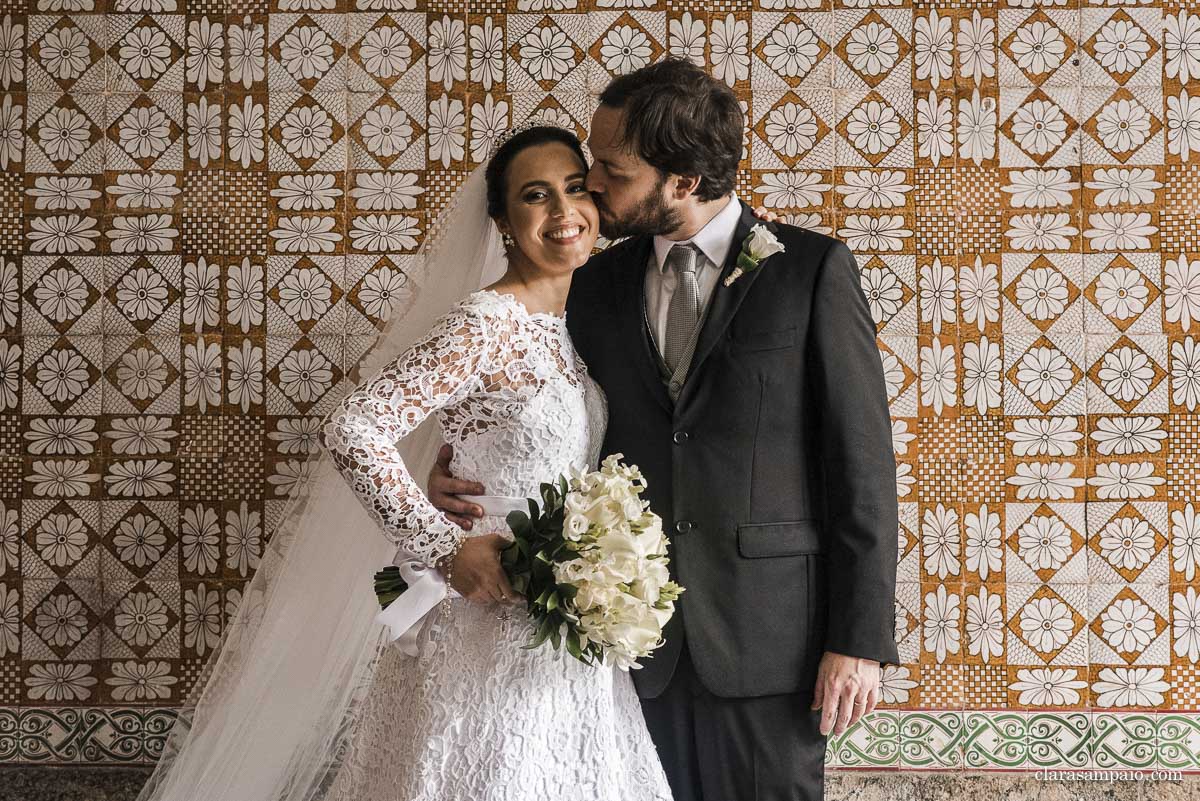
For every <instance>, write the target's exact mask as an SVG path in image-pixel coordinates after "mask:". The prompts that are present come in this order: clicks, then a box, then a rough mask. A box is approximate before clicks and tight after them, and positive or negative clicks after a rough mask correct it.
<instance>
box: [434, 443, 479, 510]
mask: <svg viewBox="0 0 1200 801" xmlns="http://www.w3.org/2000/svg"><path fill="white" fill-rule="evenodd" d="M453 457H454V448H452V447H450V446H449V445H443V446H442V449H441V450H440V451H438V458H437V462H436V463H434V465H433V467H432V468H431V469H430V470H429V489H428V493H427V494H428V495H429V500H431V501H432V502H433V505H434V506H436V507H437V508H438V509H441V510H442V512H443V513H444V514H445V515H446V517H448V518H450V519H451V520H453V521H454V522H455V523H456V524H457V525H459V526H460V527H462V528H463V529H464V530H465V531H470V530H471V529H472V527H474V525H475V523H474V520H473V519H472V518H480V517H483V508H482V507H480V506H478V505H476V504H473V503H471V502H470V501H464V500H463V499H462V498H459V497H457V496H459V495H485V494H487V491H486V490H484V488H483V485H482V484H479V483H477V482H475V481H459V480H458V479H457V478H455V477H454V476H452V475H450V460H451V459H452V458H453Z"/></svg>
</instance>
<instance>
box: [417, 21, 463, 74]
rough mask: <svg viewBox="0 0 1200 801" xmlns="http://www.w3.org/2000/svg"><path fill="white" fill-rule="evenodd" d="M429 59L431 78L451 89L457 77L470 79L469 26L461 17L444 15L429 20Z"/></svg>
mask: <svg viewBox="0 0 1200 801" xmlns="http://www.w3.org/2000/svg"><path fill="white" fill-rule="evenodd" d="M426 57H427V59H428V62H429V81H430V82H431V83H440V84H442V87H443V88H444V89H445V90H446V91H447V92H449V91H450V89H451V87H453V86H454V83H455V82H456V81H465V80H466V79H467V30H466V23H465V22H463V20H461V19H451V18H450V16H449V15H443V16H442V18H441V19H435V20H433V22H431V23H430V24H429V39H428V53H427V56H426Z"/></svg>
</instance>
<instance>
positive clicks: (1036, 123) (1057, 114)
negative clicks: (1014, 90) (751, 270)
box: [1012, 98, 1069, 158]
mask: <svg viewBox="0 0 1200 801" xmlns="http://www.w3.org/2000/svg"><path fill="white" fill-rule="evenodd" d="M1068 130H1069V127H1068V123H1067V118H1066V116H1065V115H1064V114H1063V110H1062V109H1061V108H1059V107H1058V106H1057V105H1055V104H1054V103H1053V102H1052V101H1050V100H1043V99H1041V98H1035V99H1033V100H1032V101H1030V102H1029V103H1026V104H1025V105H1022V106H1021V107H1020V108H1018V109H1017V111H1016V113H1015V114H1014V115H1013V119H1012V134H1013V139H1014V141H1015V142H1016V143H1017V145H1018V146H1019V147H1020V148H1021V149H1022V150H1024V151H1025V152H1026V153H1028V154H1029V155H1031V156H1033V157H1035V158H1036V157H1038V156H1048V155H1050V154H1052V153H1054V152H1055V151H1057V150H1058V149H1059V148H1060V147H1062V145H1063V142H1065V141H1066V140H1067V134H1068Z"/></svg>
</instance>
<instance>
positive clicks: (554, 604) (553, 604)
mask: <svg viewBox="0 0 1200 801" xmlns="http://www.w3.org/2000/svg"><path fill="white" fill-rule="evenodd" d="M555 609H558V593H557V592H552V593H550V597H549V598H547V599H546V611H548V612H553V611H554V610H555Z"/></svg>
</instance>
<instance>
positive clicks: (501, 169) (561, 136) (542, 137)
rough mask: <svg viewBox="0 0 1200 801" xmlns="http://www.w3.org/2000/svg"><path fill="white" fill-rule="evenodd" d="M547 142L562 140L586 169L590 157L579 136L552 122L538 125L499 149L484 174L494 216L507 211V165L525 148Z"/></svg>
mask: <svg viewBox="0 0 1200 801" xmlns="http://www.w3.org/2000/svg"><path fill="white" fill-rule="evenodd" d="M548 142H560V143H562V144H564V145H566V146H567V147H569V148H571V149H572V150H574V151H575V155H577V156H579V161H580V162H582V163H583V165H584V169H585V170H586V169H587V163H588V161H587V157H586V156H584V155H583V147H582V146H581V145H580V143H579V137H578V136H576V135H575V134H573V133H571V132H570V131H568V130H567V129H565V128H558V127H556V126H553V125H545V126H542V125H539V126H538V127H536V128H530V129H529V130H528V131H522V132H521V133H519V134H517V135H516V136H514V137H513V138H512V139H509V140H508V141H507V142H505V143H504V144H502V145H501V146H500V147H499V149H497V150H496V153H495V155H493V156H492V158H491V160H490V161H489V162H488V165H487V169H486V170H485V171H484V177H485V179H486V180H487V213H488V216H489V217H491V218H492V219H496V220H498V219H500V218H501V217H503V216H504V215H505V214H506V213H507V212H508V202H507V201H508V165H510V164H512V160H513V159H515V158H516V157H517V154H518V153H520V152H521V151H522V150H525V149H527V148H531V147H534V146H536V145H544V144H546V143H548Z"/></svg>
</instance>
